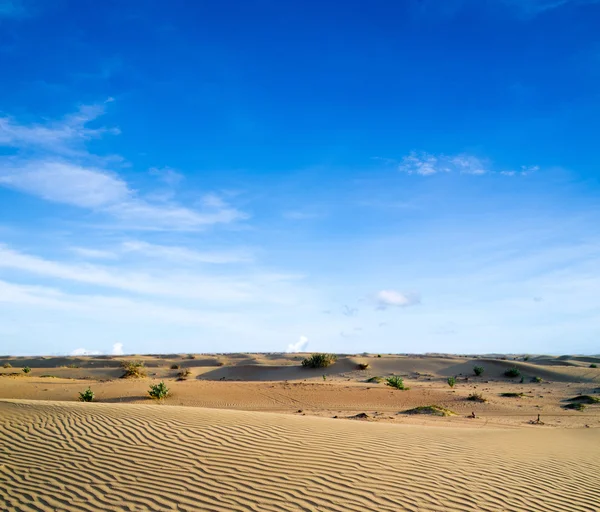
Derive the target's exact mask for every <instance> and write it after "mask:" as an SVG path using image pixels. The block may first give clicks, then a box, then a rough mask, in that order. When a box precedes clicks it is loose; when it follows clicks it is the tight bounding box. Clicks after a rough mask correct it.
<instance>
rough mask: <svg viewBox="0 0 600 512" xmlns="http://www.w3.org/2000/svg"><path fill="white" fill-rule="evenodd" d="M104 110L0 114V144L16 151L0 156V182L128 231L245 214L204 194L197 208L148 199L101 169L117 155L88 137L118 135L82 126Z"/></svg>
mask: <svg viewBox="0 0 600 512" xmlns="http://www.w3.org/2000/svg"><path fill="white" fill-rule="evenodd" d="M104 108H105V105H104V104H102V105H88V106H82V107H80V108H79V110H78V111H77V112H76V113H75V114H72V115H69V116H66V117H65V118H64V119H62V120H60V121H56V122H54V121H48V122H46V123H44V124H31V125H24V124H19V123H17V122H16V121H15V120H14V119H12V118H7V117H4V118H0V146H8V147H13V148H17V149H18V150H19V152H18V154H17V155H16V156H15V155H13V156H5V157H0V186H5V187H10V188H13V189H15V190H18V191H21V192H24V193H27V194H31V195H34V196H37V197H40V198H42V199H45V200H47V201H52V202H56V203H62V204H67V205H71V206H76V207H79V208H87V209H90V210H93V211H94V212H95V213H99V214H102V215H105V216H109V217H112V218H113V219H114V220H117V221H118V222H119V223H120V224H121V227H125V228H129V229H152V230H165V229H172V230H197V229H201V228H204V227H206V226H209V225H213V224H227V223H231V222H235V221H237V220H242V219H246V218H247V217H248V216H247V215H246V214H245V213H243V212H240V211H239V210H237V209H236V208H234V207H233V206H231V205H229V204H228V203H226V202H225V201H223V200H222V199H221V198H220V197H218V196H216V195H214V194H207V195H205V197H204V198H203V200H202V201H201V205H200V207H194V208H191V207H187V206H184V205H181V204H178V203H177V202H174V201H172V200H170V199H171V197H168V198H167V199H168V200H166V201H165V200H161V201H154V200H152V195H151V194H148V195H146V196H143V195H142V194H140V193H139V192H138V191H136V190H134V189H132V188H131V187H130V186H129V184H128V183H127V182H126V181H125V180H124V179H123V178H122V177H121V176H120V175H119V174H118V173H117V172H115V171H114V170H111V169H106V168H105V167H104V166H105V165H107V164H110V163H111V162H117V163H119V164H120V163H122V161H123V159H122V158H121V157H119V156H118V155H109V156H108V157H99V156H98V155H94V154H91V153H90V152H88V150H87V148H86V145H85V143H86V142H87V141H88V140H90V139H92V138H99V137H101V136H102V135H104V134H106V133H112V134H118V133H119V131H118V129H116V128H110V129H109V128H93V129H92V128H89V127H88V123H89V122H90V121H92V120H95V119H97V118H98V117H99V116H100V115H102V114H103V113H104ZM151 172H153V173H154V174H156V175H158V176H159V177H160V178H161V179H162V180H163V181H165V182H168V183H169V184H170V185H175V184H176V183H177V182H179V181H180V180H181V175H180V174H179V173H177V172H175V171H174V170H172V169H170V168H163V169H154V170H153V171H151ZM113 227H115V226H113ZM117 227H118V226H117Z"/></svg>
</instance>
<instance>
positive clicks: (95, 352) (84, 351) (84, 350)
mask: <svg viewBox="0 0 600 512" xmlns="http://www.w3.org/2000/svg"><path fill="white" fill-rule="evenodd" d="M100 354H102V352H100V351H99V350H88V349H87V348H76V349H75V350H73V351H72V352H71V353H70V355H72V356H99V355H100Z"/></svg>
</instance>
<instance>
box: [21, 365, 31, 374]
mask: <svg viewBox="0 0 600 512" xmlns="http://www.w3.org/2000/svg"><path fill="white" fill-rule="evenodd" d="M30 371H31V368H29V366H25V367H24V368H23V373H29V372H30Z"/></svg>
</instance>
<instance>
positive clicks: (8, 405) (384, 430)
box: [0, 400, 600, 512]
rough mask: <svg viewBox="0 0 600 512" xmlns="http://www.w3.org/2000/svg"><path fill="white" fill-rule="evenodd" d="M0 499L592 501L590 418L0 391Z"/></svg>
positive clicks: (365, 503) (66, 503)
mask: <svg viewBox="0 0 600 512" xmlns="http://www.w3.org/2000/svg"><path fill="white" fill-rule="evenodd" d="M0 510H10V511H13V510H14V511H53V512H57V511H76V510H85V511H90V512H98V511H146V510H148V511H150V510H151V511H216V510H219V511H242V510H244V511H246V510H247V511H250V510H253V511H273V512H279V511H282V510H294V511H295V510H303V511H340V512H346V511H388V510H389V511H395V512H396V511H401V510H412V511H419V512H420V511H463V510H464V511H469V512H471V511H474V510H483V511H494V512H496V511H547V512H559V511H587V512H591V511H595V510H600V430H599V429H548V428H543V427H540V428H537V427H530V428H519V429H510V430H501V429H482V430H474V429H465V428H462V429H460V428H459V429H457V428H452V427H447V428H436V427H423V426H412V425H397V424H386V423H371V422H359V421H352V420H334V419H329V418H318V417H310V416H292V415H289V414H288V415H284V414H275V413H265V412H246V411H230V410H215V409H200V408H189V407H179V406H172V407H166V406H160V405H156V404H149V405H137V404H107V403H71V402H69V403H67V402H44V401H27V400H2V401H0Z"/></svg>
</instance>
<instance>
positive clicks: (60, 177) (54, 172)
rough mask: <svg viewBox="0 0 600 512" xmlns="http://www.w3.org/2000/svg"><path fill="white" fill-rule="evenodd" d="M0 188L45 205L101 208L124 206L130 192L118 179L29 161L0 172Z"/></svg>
mask: <svg viewBox="0 0 600 512" xmlns="http://www.w3.org/2000/svg"><path fill="white" fill-rule="evenodd" d="M0 185H4V186H6V187H10V188H14V189H17V190H20V191H21V192H27V193H29V194H32V195H35V196H38V197H41V198H42V199H46V200H48V201H53V202H57V203H64V204H69V205H72V206H79V207H82V208H102V207H107V206H108V205H112V204H119V203H121V202H126V201H127V200H128V199H129V198H130V196H131V194H132V193H131V191H130V190H129V188H128V187H127V184H126V183H125V182H124V181H123V180H121V179H120V178H118V177H117V176H115V175H113V174H111V173H108V172H106V171H102V170H100V169H94V168H86V167H82V166H80V165H77V164H70V163H66V162H60V161H43V160H42V161H31V162H25V163H20V164H15V165H13V166H12V167H11V166H5V167H4V168H2V169H0Z"/></svg>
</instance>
